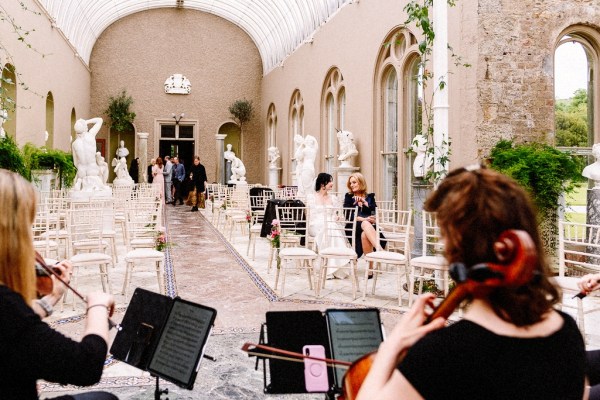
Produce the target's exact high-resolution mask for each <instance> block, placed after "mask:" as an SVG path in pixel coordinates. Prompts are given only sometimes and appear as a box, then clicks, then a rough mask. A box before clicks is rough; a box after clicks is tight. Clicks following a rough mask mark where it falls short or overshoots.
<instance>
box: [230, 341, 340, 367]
mask: <svg viewBox="0 0 600 400" xmlns="http://www.w3.org/2000/svg"><path fill="white" fill-rule="evenodd" d="M251 347H254V349H251ZM256 349H258V350H264V351H269V352H271V353H275V354H268V353H261V352H257V351H254V350H256ZM242 351H244V352H246V353H248V354H249V355H251V356H256V357H266V358H274V359H278V360H285V361H294V362H304V359H309V360H315V361H323V362H325V363H326V364H327V366H329V367H337V368H342V369H348V368H349V367H350V366H351V365H352V363H351V362H349V361H341V360H334V359H332V358H320V357H313V356H307V355H305V354H302V353H296V352H295V351H289V350H283V349H278V348H276V347H271V346H265V345H262V344H254V343H244V345H243V346H242ZM279 354H281V355H279Z"/></svg>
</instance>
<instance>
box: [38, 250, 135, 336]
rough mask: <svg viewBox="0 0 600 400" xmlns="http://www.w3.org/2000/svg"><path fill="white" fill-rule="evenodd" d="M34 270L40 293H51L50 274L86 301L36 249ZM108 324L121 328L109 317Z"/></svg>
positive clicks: (110, 327)
mask: <svg viewBox="0 0 600 400" xmlns="http://www.w3.org/2000/svg"><path fill="white" fill-rule="evenodd" d="M35 272H36V278H37V282H36V285H37V291H38V293H39V294H40V295H47V294H50V293H52V290H53V286H54V284H53V282H52V276H54V277H55V278H56V279H58V281H59V282H61V283H62V284H63V285H65V286H66V287H67V288H68V289H70V290H71V291H72V292H73V294H75V295H76V296H77V297H79V298H80V299H81V300H82V301H83V302H84V303H87V299H86V298H85V297H84V296H83V295H82V294H81V293H79V292H78V291H77V290H76V289H75V288H74V287H73V286H71V285H69V284H68V283H67V282H66V281H65V280H64V279H63V278H62V276H61V273H60V272H61V271H60V269H59V268H57V267H50V266H48V265H47V264H46V261H45V260H44V258H43V257H42V256H41V255H40V253H38V252H37V251H36V252H35ZM109 314H110V315H112V311H111V310H109ZM108 326H109V329H112V328H115V329H116V330H118V331H120V330H122V329H123V328H122V327H121V325H119V324H117V323H115V322H113V321H112V320H111V319H110V318H108Z"/></svg>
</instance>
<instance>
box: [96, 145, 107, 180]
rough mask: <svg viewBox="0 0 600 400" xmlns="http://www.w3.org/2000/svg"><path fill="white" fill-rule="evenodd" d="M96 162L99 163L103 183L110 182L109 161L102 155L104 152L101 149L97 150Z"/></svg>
mask: <svg viewBox="0 0 600 400" xmlns="http://www.w3.org/2000/svg"><path fill="white" fill-rule="evenodd" d="M96 164H98V168H99V169H100V178H101V179H102V183H103V184H105V185H106V183H107V182H108V163H107V162H106V161H105V160H104V157H102V153H100V152H99V151H97V152H96Z"/></svg>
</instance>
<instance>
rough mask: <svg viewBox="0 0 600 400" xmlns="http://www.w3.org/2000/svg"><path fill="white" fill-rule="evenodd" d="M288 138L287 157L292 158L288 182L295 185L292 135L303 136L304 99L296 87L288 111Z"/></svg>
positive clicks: (295, 147)
mask: <svg viewBox="0 0 600 400" xmlns="http://www.w3.org/2000/svg"><path fill="white" fill-rule="evenodd" d="M289 116H290V117H289V118H290V120H289V129H288V132H289V138H288V143H290V146H289V158H290V160H292V165H291V168H290V170H289V171H288V177H289V182H293V184H294V185H297V184H298V183H297V180H296V173H295V172H296V158H295V153H296V150H297V146H296V144H295V141H294V137H295V136H296V135H299V136H302V137H304V100H302V94H300V90H298V89H296V90H295V91H294V93H293V94H292V99H291V101H290V112H289Z"/></svg>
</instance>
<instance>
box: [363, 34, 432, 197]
mask: <svg viewBox="0 0 600 400" xmlns="http://www.w3.org/2000/svg"><path fill="white" fill-rule="evenodd" d="M418 77H419V56H418V49H417V40H416V38H415V36H414V35H413V34H412V33H410V31H408V30H407V29H399V30H396V31H394V32H392V33H390V34H389V35H388V36H387V37H386V39H385V41H384V43H383V44H382V46H381V51H380V53H379V56H378V59H377V69H376V74H375V84H374V86H375V90H376V95H375V98H376V99H377V101H376V103H375V108H376V109H375V113H374V116H375V118H374V132H375V135H374V141H375V154H376V155H377V158H376V165H375V168H376V170H378V171H382V172H383V173H382V174H376V175H375V177H379V180H378V181H376V182H375V190H376V192H377V193H378V198H379V199H380V200H385V201H394V202H395V204H396V206H397V207H398V208H401V209H409V208H410V207H411V206H412V185H413V183H414V182H413V180H414V175H413V173H412V155H411V154H410V153H407V150H408V149H409V148H410V146H411V145H412V141H413V139H414V137H415V136H416V135H417V134H418V133H419V132H420V130H421V123H420V121H421V107H420V104H421V99H420V97H421V90H420V85H419V79H418Z"/></svg>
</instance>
